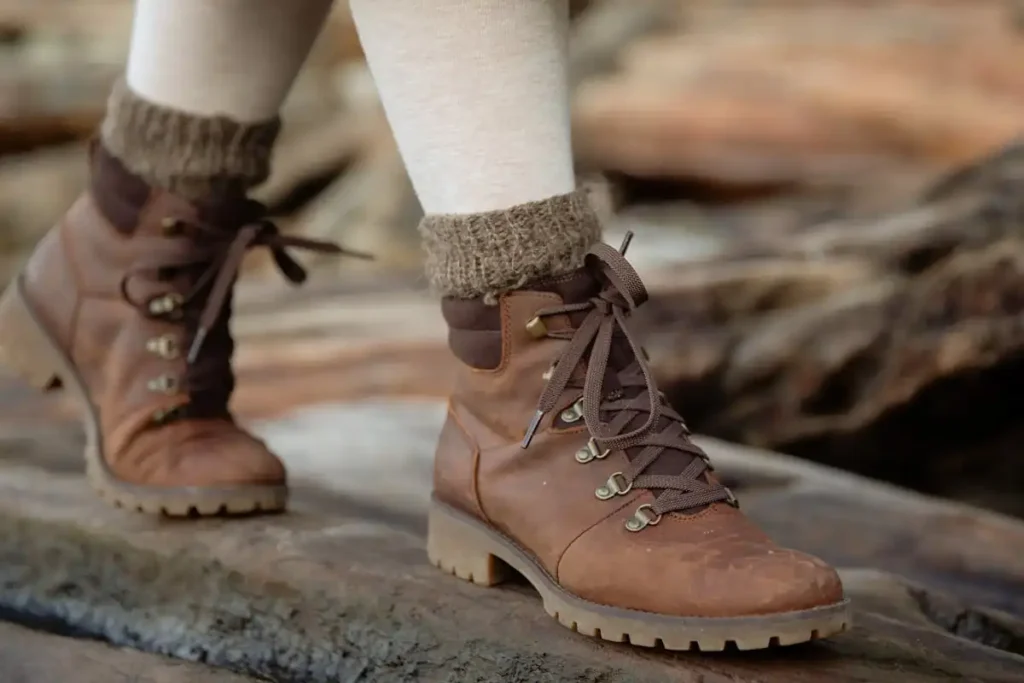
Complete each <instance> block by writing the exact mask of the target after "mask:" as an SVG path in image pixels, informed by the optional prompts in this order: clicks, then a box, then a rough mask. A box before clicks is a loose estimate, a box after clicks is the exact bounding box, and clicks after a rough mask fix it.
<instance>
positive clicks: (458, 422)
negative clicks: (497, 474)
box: [448, 399, 491, 524]
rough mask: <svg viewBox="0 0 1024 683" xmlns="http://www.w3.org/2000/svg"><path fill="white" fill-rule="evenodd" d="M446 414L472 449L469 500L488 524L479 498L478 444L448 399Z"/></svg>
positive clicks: (488, 518) (488, 521)
mask: <svg viewBox="0 0 1024 683" xmlns="http://www.w3.org/2000/svg"><path fill="white" fill-rule="evenodd" d="M448 415H449V416H450V417H451V418H452V422H454V423H455V426H456V427H457V428H458V430H459V431H460V432H462V439H463V441H464V442H465V444H466V445H467V446H469V448H470V450H472V451H473V463H472V465H471V475H472V476H471V479H470V485H471V488H472V492H471V496H472V500H471V502H472V503H473V506H474V507H475V508H476V511H477V512H478V513H479V514H480V517H481V519H483V520H484V521H486V522H487V523H488V524H489V523H490V522H491V518H490V517H488V516H487V513H486V512H485V511H484V506H483V502H482V501H481V500H480V483H479V482H480V445H479V444H478V443H477V442H476V439H474V438H473V437H472V436H471V435H470V433H469V430H468V429H466V425H465V424H463V422H462V419H461V418H460V417H459V415H458V413H456V412H455V404H454V403H453V402H452V401H451V400H450V399H449V401H448Z"/></svg>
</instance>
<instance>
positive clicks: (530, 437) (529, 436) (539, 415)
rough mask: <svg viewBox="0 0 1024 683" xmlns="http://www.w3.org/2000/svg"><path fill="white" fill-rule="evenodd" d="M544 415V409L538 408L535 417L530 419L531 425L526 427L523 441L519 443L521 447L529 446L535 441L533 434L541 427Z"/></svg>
mask: <svg viewBox="0 0 1024 683" xmlns="http://www.w3.org/2000/svg"><path fill="white" fill-rule="evenodd" d="M543 417H544V411H543V410H538V411H537V412H536V413H534V414H533V419H532V420H530V426H529V427H527V428H526V436H524V437H523V442H522V443H521V444H519V447H520V448H524V449H525V448H528V447H529V445H530V442H531V441H533V435H534V434H536V433H537V428H538V427H540V421H541V419H542V418H543Z"/></svg>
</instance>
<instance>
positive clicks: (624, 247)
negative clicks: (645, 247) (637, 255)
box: [619, 230, 633, 256]
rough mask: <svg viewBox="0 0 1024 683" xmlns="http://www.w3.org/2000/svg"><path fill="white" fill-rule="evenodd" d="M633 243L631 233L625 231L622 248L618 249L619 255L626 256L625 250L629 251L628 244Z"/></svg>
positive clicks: (630, 231)
mask: <svg viewBox="0 0 1024 683" xmlns="http://www.w3.org/2000/svg"><path fill="white" fill-rule="evenodd" d="M632 241H633V231H632V230H627V231H626V236H625V237H623V238H622V246H621V247H619V253H620V254H622V255H623V256H625V255H626V250H627V249H629V243H630V242H632Z"/></svg>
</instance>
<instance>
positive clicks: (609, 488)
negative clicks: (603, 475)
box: [594, 472, 633, 500]
mask: <svg viewBox="0 0 1024 683" xmlns="http://www.w3.org/2000/svg"><path fill="white" fill-rule="evenodd" d="M632 489H633V484H632V483H631V482H629V481H626V477H625V475H624V474H622V472H616V473H615V474H613V475H612V476H610V477H608V481H607V483H605V485H604V486H599V487H598V489H597V490H596V491H594V495H595V496H597V498H598V500H609V499H611V498H614V497H615V496H624V495H626V494H627V493H629V492H630V491H631V490H632Z"/></svg>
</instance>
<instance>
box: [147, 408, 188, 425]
mask: <svg viewBox="0 0 1024 683" xmlns="http://www.w3.org/2000/svg"><path fill="white" fill-rule="evenodd" d="M184 413H185V405H184V404H182V405H176V406H174V407H173V408H161V409H160V410H157V411H155V412H154V413H153V417H152V420H153V422H154V423H155V424H157V425H162V424H166V423H168V422H170V421H171V420H173V419H176V418H178V417H179V416H181V415H184Z"/></svg>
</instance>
